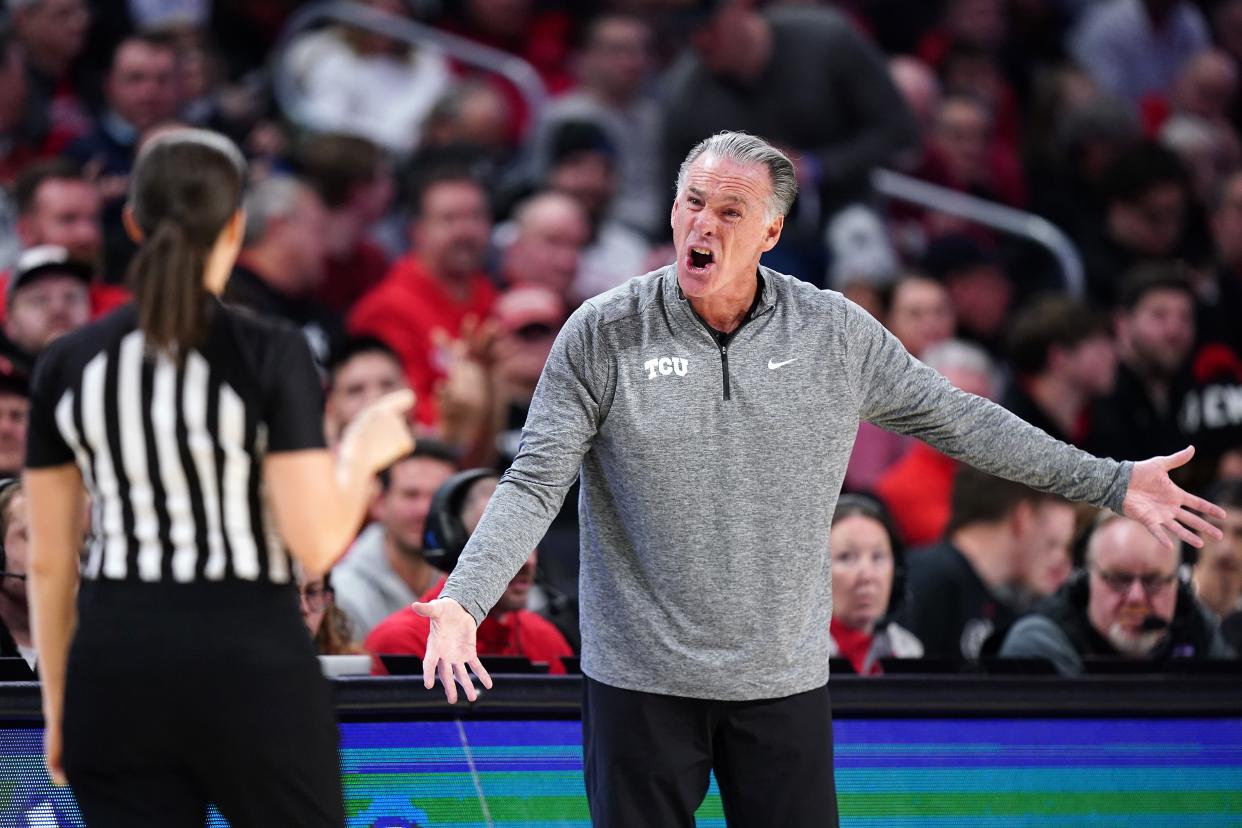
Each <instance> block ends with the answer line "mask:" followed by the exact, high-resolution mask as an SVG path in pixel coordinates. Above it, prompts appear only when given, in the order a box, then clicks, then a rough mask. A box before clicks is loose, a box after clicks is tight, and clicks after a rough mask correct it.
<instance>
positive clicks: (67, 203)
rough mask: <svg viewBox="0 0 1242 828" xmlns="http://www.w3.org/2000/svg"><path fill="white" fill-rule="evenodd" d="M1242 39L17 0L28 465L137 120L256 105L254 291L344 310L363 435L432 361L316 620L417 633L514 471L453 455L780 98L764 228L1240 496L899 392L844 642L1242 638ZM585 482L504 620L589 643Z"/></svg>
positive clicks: (302, 313) (928, 334) (2, 309)
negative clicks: (1161, 523)
mask: <svg viewBox="0 0 1242 828" xmlns="http://www.w3.org/2000/svg"><path fill="white" fill-rule="evenodd" d="M1240 61H1242V0H1199V2H1192V1H1191V0H835V1H833V0H821V1H820V2H813V0H802V2H795V1H793V0H790V1H787V2H781V0H769V1H768V2H762V1H761V0H616V1H615V2H611V3H605V2H587V0H361V1H360V2H338V3H315V4H307V3H299V2H297V1H296V0H265V2H262V3H256V2H244V1H243V0H214V2H213V0H92V2H88V0H7V2H6V3H5V15H4V23H3V26H2V27H0V185H2V190H0V270H3V273H4V275H3V276H2V277H0V283H2V284H0V470H3V472H4V473H5V474H9V475H15V474H17V473H19V472H20V468H21V462H22V457H23V447H24V446H23V444H24V431H25V423H26V412H27V408H28V402H27V394H28V379H29V375H30V371H31V369H32V365H33V363H34V360H35V358H36V357H37V355H38V353H39V351H40V350H41V349H42V348H43V347H45V346H46V345H47V344H48V342H50V341H51V340H52V339H54V338H55V337H57V336H60V335H62V334H64V333H65V332H67V331H70V330H73V329H74V328H77V327H79V326H82V325H84V324H86V323H87V322H89V321H90V320H91V319H93V318H96V317H98V316H99V315H101V314H103V313H106V312H107V311H109V310H110V309H112V308H114V307H116V306H118V305H119V304H122V303H124V302H126V301H127V300H128V293H127V291H126V289H125V279H126V270H127V264H128V262H129V260H130V258H131V257H132V255H133V253H134V248H133V245H132V243H131V242H130V241H129V240H128V238H127V237H126V234H125V232H124V230H123V228H122V223H121V207H122V204H123V202H124V198H125V193H126V188H127V180H128V175H129V173H130V171H131V169H132V166H133V161H134V157H135V154H136V153H137V152H138V151H139V149H140V148H141V147H142V145H143V142H144V141H146V140H148V139H149V138H150V137H151V136H152V135H153V134H157V133H159V132H160V131H161V130H166V129H168V128H170V127H175V126H177V125H195V126H202V127H207V128H210V129H214V130H218V131H220V132H222V133H224V134H226V135H228V136H230V137H232V138H233V139H234V140H235V141H237V143H238V144H239V145H240V146H241V147H242V148H243V150H244V151H245V153H246V154H247V156H248V158H249V159H250V162H251V165H250V171H249V175H250V181H249V187H248V191H247V195H246V200H245V201H246V203H245V207H246V210H247V227H246V243H245V249H244V251H243V254H242V257H241V259H240V260H239V264H238V266H237V268H236V270H235V271H234V273H233V276H232V279H231V282H230V284H229V287H228V291H227V294H226V300H227V301H229V302H232V303H235V304H238V305H242V306H246V307H249V308H251V309H253V310H254V311H255V312H257V313H261V314H268V315H271V316H275V317H279V318H282V319H285V320H287V321H289V322H290V323H292V324H294V325H296V326H298V327H299V328H301V330H302V331H303V332H304V333H305V335H306V338H307V341H308V343H309V345H310V347H311V350H312V352H313V354H314V356H315V357H316V359H317V361H318V364H319V367H320V368H321V372H322V379H323V382H324V388H325V391H326V411H325V421H324V431H325V435H326V438H327V439H328V441H329V444H331V443H332V442H333V441H334V440H335V439H336V438H337V437H338V436H339V435H340V433H341V430H342V429H343V428H344V427H345V426H346V425H347V424H348V423H349V421H350V419H351V418H352V417H353V416H354V415H355V414H356V413H357V412H358V411H359V410H360V408H361V407H362V406H363V405H364V404H365V403H367V402H369V401H370V400H373V399H375V398H376V397H378V396H379V395H381V394H383V393H385V392H387V391H390V390H394V389H397V388H402V387H411V388H413V389H414V390H415V391H416V393H417V395H418V403H417V406H416V415H415V420H416V422H415V424H414V427H415V428H416V430H417V433H418V435H419V445H418V448H417V449H416V450H415V452H414V454H413V455H412V456H410V457H409V458H406V459H404V460H402V461H400V462H398V463H396V464H395V465H394V466H393V467H392V468H391V469H389V470H388V471H387V472H386V473H385V474H383V475H382V476H381V478H380V479H379V480H377V482H376V494H375V499H374V504H373V507H372V509H371V515H370V517H371V522H370V523H369V524H368V525H367V526H366V527H363V528H361V530H360V533H359V535H358V537H357V540H356V541H355V543H354V544H353V546H352V547H351V548H350V549H349V550H348V551H347V552H345V555H344V557H343V559H342V561H341V562H340V564H339V565H338V566H337V567H336V569H335V570H334V571H333V572H332V573H331V574H330V576H329V577H328V578H327V579H324V580H322V581H321V580H316V581H313V582H309V583H303V584H302V585H301V589H302V609H303V614H304V616H305V617H306V618H307V623H308V626H309V627H310V629H311V631H312V632H313V633H314V634H315V635H316V641H317V642H318V644H319V646H320V649H321V652H324V653H349V652H355V653H357V652H363V651H366V652H370V653H373V654H379V653H407V654H415V655H417V654H420V652H421V647H423V646H424V645H425V641H426V627H425V621H424V620H423V619H419V618H417V617H416V616H414V614H413V613H411V612H409V611H408V609H407V606H408V604H409V603H410V602H412V601H414V600H416V599H418V598H419V597H420V596H423V595H426V594H428V593H431V594H434V593H435V592H436V590H438V588H439V585H440V584H441V583H442V579H443V577H444V571H443V569H442V568H441V567H444V566H450V565H451V560H452V556H451V555H448V556H445V555H443V554H441V553H442V552H443V550H436V553H435V554H431V550H430V548H429V546H428V543H429V542H428V540H427V538H426V537H425V532H424V529H425V524H426V522H427V516H428V512H429V510H431V509H432V505H433V504H432V501H433V496H434V495H435V494H436V493H437V490H441V487H442V484H445V483H446V481H447V482H450V483H453V484H454V485H455V486H456V488H455V489H454V492H453V496H452V497H441V498H439V499H438V500H437V504H436V508H439V509H441V510H444V509H448V510H450V511H452V512H453V513H454V514H453V517H454V518H455V519H456V520H458V521H459V522H460V524H461V527H462V528H463V529H464V531H466V532H468V531H469V529H470V528H472V527H473V524H474V523H475V522H477V519H478V516H479V514H480V513H481V510H482V506H483V504H485V503H486V499H487V495H488V494H490V492H491V491H492V490H493V489H494V486H495V482H496V480H495V477H494V476H492V475H489V474H480V475H472V476H469V477H468V479H465V480H464V481H463V479H462V478H454V475H455V473H457V472H458V471H460V470H462V469H469V468H481V469H490V470H492V471H494V472H495V473H496V474H499V473H500V472H502V471H503V470H504V469H505V468H506V466H507V465H508V463H509V462H510V461H511V460H512V458H513V457H514V455H515V454H516V452H517V451H518V447H519V442H520V435H521V426H522V423H523V421H524V417H525V412H526V409H527V407H528V405H529V403H530V400H531V395H532V393H533V391H534V387H535V384H536V382H537V380H538V377H539V374H540V371H541V369H542V366H543V363H544V361H545V359H546V358H547V355H548V352H549V349H550V347H551V343H552V341H553V339H554V338H555V336H556V334H557V332H558V330H559V328H560V326H561V324H562V322H563V321H564V320H565V318H566V317H567V315H568V314H569V313H570V312H571V311H572V310H573V309H574V308H575V307H576V306H577V305H578V304H580V303H581V302H582V301H583V300H584V299H585V298H588V297H590V296H593V295H595V294H598V293H600V292H603V291H605V290H608V289H610V288H612V287H614V286H616V285H619V284H621V283H622V282H624V281H625V280H627V279H629V278H632V277H634V276H638V275H641V274H643V273H645V272H647V271H649V270H653V269H655V268H658V267H661V266H663V265H665V264H668V263H669V262H671V261H672V259H673V254H672V250H671V247H670V239H671V235H670V232H669V227H668V225H669V222H668V215H669V210H670V207H671V203H672V197H673V184H674V179H675V173H676V169H677V166H678V164H679V163H680V161H681V159H682V158H684V156H685V154H686V152H687V151H688V150H689V149H690V148H691V147H692V146H693V145H694V144H695V143H697V142H698V141H699V140H701V139H702V138H704V137H706V136H708V135H710V134H712V133H714V132H717V131H719V130H724V129H728V130H745V131H748V132H752V133H755V134H758V135H761V136H763V137H765V138H767V139H768V140H770V141H772V142H773V143H775V144H777V145H778V146H780V147H782V148H783V149H785V150H787V151H788V152H789V153H790V155H791V156H792V157H793V159H794V160H795V164H796V168H797V173H798V176H799V182H800V186H801V194H800V196H799V198H798V201H797V203H796V204H795V206H794V210H793V212H792V214H791V215H790V216H789V217H788V220H787V221H786V224H785V231H784V235H783V238H782V241H781V243H780V245H779V246H778V247H777V248H776V249H775V250H774V251H772V252H771V253H770V254H768V255H767V256H766V257H765V260H764V262H765V264H767V265H768V266H770V267H773V268H774V269H777V270H780V271H782V272H787V273H792V274H794V275H797V276H798V277H800V278H802V279H805V280H807V281H809V282H812V283H814V284H816V285H818V286H821V287H825V288H831V289H835V290H840V291H842V292H843V293H845V294H846V295H847V296H849V297H850V298H852V299H854V300H855V301H857V302H858V303H860V304H861V305H862V306H864V307H865V308H866V309H867V310H868V311H869V312H871V313H872V314H873V315H875V316H876V317H877V318H878V319H880V320H881V321H882V322H883V323H884V324H885V325H886V326H887V327H888V328H889V329H890V330H891V331H892V332H893V334H895V335H896V336H897V337H898V338H899V339H900V340H901V342H902V343H903V344H904V345H905V346H906V348H907V349H908V350H909V351H910V352H911V353H912V354H913V355H914V356H916V357H917V358H919V359H921V360H924V361H925V362H927V363H928V364H930V365H931V366H933V367H934V368H936V369H937V370H939V371H940V372H941V373H943V374H944V375H945V376H946V377H947V378H949V379H950V380H951V381H952V382H953V383H954V384H956V385H958V386H959V387H961V388H963V389H965V390H968V391H970V392H973V393H976V394H980V395H983V396H986V397H989V398H991V399H993V400H995V401H997V402H998V403H1001V404H1003V405H1005V406H1006V407H1008V408H1010V409H1011V410H1013V411H1014V412H1016V413H1018V414H1019V415H1021V416H1022V417H1024V418H1026V419H1028V420H1029V421H1031V422H1033V423H1035V424H1037V425H1039V426H1040V427H1042V428H1044V429H1045V430H1047V431H1048V432H1050V433H1051V434H1053V435H1054V436H1056V437H1058V438H1060V439H1062V440H1064V441H1066V442H1070V443H1073V444H1075V445H1078V446H1081V447H1083V448H1085V449H1087V450H1089V451H1092V452H1094V453H1097V454H1100V455H1104V456H1110V457H1114V458H1117V459H1140V458H1146V457H1149V456H1152V455H1157V454H1168V453H1172V452H1173V451H1176V450H1177V449H1180V448H1181V447H1183V446H1184V445H1186V444H1189V443H1193V444H1194V445H1195V446H1196V447H1197V449H1198V451H1197V454H1196V457H1195V459H1194V462H1193V463H1192V464H1191V465H1190V466H1189V467H1188V468H1187V469H1185V474H1184V476H1183V478H1182V479H1181V480H1179V482H1181V483H1182V484H1183V485H1185V486H1188V487H1191V488H1193V489H1195V490H1196V491H1200V492H1206V493H1207V496H1208V497H1209V498H1210V499H1212V500H1213V501H1214V502H1217V503H1219V504H1220V505H1222V506H1223V507H1225V509H1226V510H1227V512H1228V515H1229V516H1228V518H1227V519H1226V521H1225V525H1224V527H1223V528H1224V530H1225V537H1224V539H1223V540H1222V541H1217V542H1209V543H1208V545H1207V546H1206V547H1205V548H1204V549H1203V550H1199V551H1197V552H1196V551H1195V550H1189V549H1187V550H1182V551H1179V552H1174V551H1170V550H1166V549H1164V548H1163V547H1161V546H1160V544H1158V543H1157V542H1156V541H1155V539H1154V538H1152V537H1151V536H1149V535H1146V534H1145V533H1144V532H1143V531H1142V530H1141V528H1140V527H1138V526H1137V525H1136V524H1133V523H1131V522H1130V521H1127V520H1125V519H1122V518H1116V517H1112V518H1109V517H1108V516H1100V515H1096V514H1094V513H1093V511H1092V510H1090V509H1081V508H1079V507H1078V506H1076V505H1072V504H1069V503H1066V502H1064V501H1060V500H1058V499H1056V498H1051V497H1048V496H1046V495H1043V494H1039V493H1036V492H1033V491H1031V490H1028V489H1025V488H1023V487H1021V486H1017V485H1014V484H1011V483H1008V482H1006V481H1000V480H996V479H992V478H988V477H986V476H984V475H981V474H979V473H977V472H974V471H973V470H970V469H965V468H959V467H958V465H957V464H956V463H955V461H953V460H951V459H950V458H947V457H945V456H943V455H941V454H939V453H938V452H936V451H935V450H933V449H931V448H929V447H928V446H926V445H924V444H921V443H918V442H914V441H911V440H909V439H907V438H903V437H899V436H896V435H893V434H891V433H889V432H885V431H882V430H880V429H877V428H874V427H871V426H869V425H863V426H862V428H861V429H860V432H859V435H858V441H857V446H856V449H855V453H854V456H853V459H852V461H851V464H850V468H849V471H848V475H847V480H846V491H847V492H849V493H852V494H851V495H850V496H848V497H845V498H843V499H842V502H841V507H840V509H839V510H838V513H837V517H836V519H835V520H834V524H833V528H832V542H831V547H832V553H831V554H832V558H833V581H834V586H833V589H834V603H835V613H834V619H833V622H832V633H833V640H834V644H835V647H836V651H837V653H838V654H839V655H840V657H841V659H842V661H841V665H842V669H854V670H855V671H857V672H861V673H875V672H882V671H884V670H886V669H887V670H889V671H891V670H893V669H895V667H894V665H896V664H898V662H896V661H894V659H902V658H919V657H921V658H923V659H925V660H928V661H931V660H939V661H940V662H943V663H944V664H945V665H947V667H946V669H978V668H979V667H980V665H982V667H983V668H985V669H1004V668H1003V667H1002V666H998V665H1001V662H1002V661H1003V659H1002V657H1007V658H1008V659H1009V660H1010V661H1011V662H1012V663H1014V664H1018V663H1027V662H1030V663H1031V664H1032V665H1035V664H1037V663H1044V662H1037V660H1040V659H1043V660H1046V662H1047V663H1050V664H1052V665H1053V666H1054V667H1055V669H1056V670H1058V671H1060V672H1062V673H1075V672H1080V671H1082V670H1084V669H1092V665H1093V664H1095V663H1097V662H1099V663H1104V662H1107V661H1108V660H1110V659H1112V660H1120V661H1125V662H1130V663H1135V662H1140V663H1143V664H1144V665H1146V666H1154V667H1156V668H1159V669H1180V668H1181V666H1182V665H1185V664H1187V663H1190V662H1192V661H1198V660H1201V659H1208V658H1228V657H1229V656H1230V655H1231V654H1233V653H1235V652H1236V651H1237V649H1238V648H1239V645H1240V644H1242V630H1240V627H1242V616H1240V615H1239V612H1240V611H1242V482H1239V481H1240V480H1242V138H1240V136H1242V133H1239V127H1242V95H1239V90H1238V84H1239V77H1238V76H1239V68H1240ZM806 416H808V417H814V416H815V413H814V412H813V411H808V412H807V414H806ZM687 427H690V428H692V427H693V424H692V423H688V424H687ZM756 439H762V435H756ZM451 478H452V480H451ZM705 485H714V483H713V482H712V481H705ZM441 493H442V494H443V492H441ZM576 500H577V494H576V491H571V492H570V494H569V496H568V498H567V499H566V506H565V508H564V509H562V512H561V514H560V516H559V517H558V518H557V519H556V521H555V522H554V524H553V526H552V528H551V529H550V530H549V533H548V535H547V537H546V538H545V540H544V542H543V544H541V546H540V549H539V550H538V553H537V556H536V554H534V553H533V554H532V556H531V559H530V561H528V563H527V566H526V567H524V568H523V570H522V572H520V573H519V574H518V576H517V577H516V578H515V579H514V581H513V583H512V584H511V586H510V589H509V591H508V592H507V593H506V595H505V598H504V599H502V601H501V603H500V604H499V605H498V606H497V608H496V609H495V610H493V612H492V614H491V615H490V616H489V617H488V619H487V620H486V621H485V622H484V625H483V626H482V627H481V628H480V641H481V643H482V645H483V647H482V649H483V651H484V652H485V653H486V652H490V653H492V654H496V655H511V656H522V657H526V658H529V659H530V660H532V661H537V662H549V663H550V665H551V669H552V670H554V671H559V670H563V669H565V668H566V667H567V666H569V667H570V668H572V659H571V657H572V655H573V653H574V652H575V647H576V644H577V640H578V638H577V628H576V625H577V621H576V595H577V583H576V577H577V542H578V535H577V532H578V529H577V513H576ZM24 533H25V516H24V511H23V498H22V495H21V492H20V487H9V488H7V489H4V490H3V491H2V493H0V536H2V537H3V552H0V570H3V571H4V573H5V575H3V576H0V654H2V655H15V654H19V653H20V654H23V655H26V656H27V657H28V659H32V658H33V655H32V651H31V640H30V629H29V622H28V613H27V610H26V600H25V591H24V584H23V583H22V580H21V578H20V576H21V575H22V574H23V573H24V567H25V544H24ZM442 540H443V539H442V538H441V539H440V541H441V542H442ZM563 659H564V660H563ZM375 669H376V670H377V671H383V670H384V665H383V664H382V663H381V662H380V661H379V660H378V659H377V660H376V661H375ZM1031 669H1037V666H1031Z"/></svg>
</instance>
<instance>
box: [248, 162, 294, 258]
mask: <svg viewBox="0 0 1242 828" xmlns="http://www.w3.org/2000/svg"><path fill="white" fill-rule="evenodd" d="M306 192H309V188H308V187H307V186H306V185H305V184H304V183H302V182H301V181H299V180H298V179H297V178H294V177H293V176H291V175H274V176H271V177H270V178H265V179H263V180H262V181H259V182H258V183H256V184H254V185H253V186H251V187H250V189H249V190H247V191H246V198H245V201H244V202H243V206H244V207H245V209H246V241H245V244H246V246H247V247H249V246H250V245H252V244H255V243H256V242H258V241H259V240H260V239H262V238H263V236H264V235H266V233H267V225H268V223H269V222H271V220H272V219H279V218H287V217H289V216H290V215H292V214H293V213H294V211H296V210H297V208H298V199H299V198H301V196H302V194H303V193H306Z"/></svg>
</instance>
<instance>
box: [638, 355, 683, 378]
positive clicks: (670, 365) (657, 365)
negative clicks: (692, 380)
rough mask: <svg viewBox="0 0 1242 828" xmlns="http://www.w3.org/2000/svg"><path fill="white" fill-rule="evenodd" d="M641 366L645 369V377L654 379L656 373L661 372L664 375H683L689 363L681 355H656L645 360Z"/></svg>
mask: <svg viewBox="0 0 1242 828" xmlns="http://www.w3.org/2000/svg"><path fill="white" fill-rule="evenodd" d="M643 367H644V368H646V369H647V379H655V378H656V374H663V375H664V376H666V377H667V376H668V375H669V374H676V375H677V376H679V377H684V376H685V375H686V369H687V368H689V367H690V363H689V362H687V361H686V360H685V359H683V358H682V357H658V358H657V359H649V360H647V361H646V362H644V363H643Z"/></svg>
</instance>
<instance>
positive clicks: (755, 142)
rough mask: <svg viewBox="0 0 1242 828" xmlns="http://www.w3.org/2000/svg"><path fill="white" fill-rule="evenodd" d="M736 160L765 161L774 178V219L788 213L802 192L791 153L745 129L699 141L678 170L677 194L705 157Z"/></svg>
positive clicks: (771, 201)
mask: <svg viewBox="0 0 1242 828" xmlns="http://www.w3.org/2000/svg"><path fill="white" fill-rule="evenodd" d="M704 156H706V157H708V158H712V159H718V160H728V161H733V162H735V163H737V164H748V165H749V164H762V165H763V166H765V167H767V169H768V175H769V176H770V177H771V179H772V194H771V195H770V196H769V197H768V205H767V206H768V215H769V217H770V218H776V217H777V216H778V215H779V216H785V215H788V214H789V209H790V208H791V207H792V206H793V202H794V198H796V197H797V195H798V176H797V174H796V173H795V172H794V165H793V162H792V161H790V160H789V156H788V155H786V154H785V153H783V152H781V151H780V150H778V149H777V148H776V147H774V146H772V145H771V144H769V143H768V142H767V141H765V140H763V139H762V138H759V137H757V136H754V135H750V134H748V133H745V132H718V133H716V134H715V135H713V136H711V137H710V138H704V139H703V140H702V141H700V142H699V143H697V144H695V146H694V149H692V150H690V154H689V155H687V156H686V160H685V161H682V162H681V168H680V169H679V170H678V171H677V194H678V195H681V193H682V192H683V191H684V190H685V188H686V177H687V176H688V175H689V173H690V167H691V166H692V165H693V164H694V162H695V161H698V160H699V159H700V158H702V157H704Z"/></svg>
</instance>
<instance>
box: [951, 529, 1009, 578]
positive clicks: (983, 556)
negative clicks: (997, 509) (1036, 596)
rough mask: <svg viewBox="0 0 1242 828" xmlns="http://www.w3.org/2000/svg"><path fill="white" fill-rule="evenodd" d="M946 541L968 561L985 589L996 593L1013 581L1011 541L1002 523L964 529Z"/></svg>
mask: <svg viewBox="0 0 1242 828" xmlns="http://www.w3.org/2000/svg"><path fill="white" fill-rule="evenodd" d="M949 542H950V543H952V544H953V545H954V546H955V547H957V549H958V551H959V552H961V553H962V555H963V556H964V557H965V558H966V560H967V561H969V562H970V566H971V568H972V569H974V570H975V574H976V575H978V576H979V580H981V581H983V583H984V584H985V585H986V586H987V587H988V589H990V590H996V589H997V588H999V587H1002V586H1004V585H1006V584H1008V583H1009V582H1010V581H1012V580H1013V578H1014V569H1015V567H1014V564H1013V557H1014V554H1013V539H1012V538H1011V537H1010V534H1009V530H1008V529H1007V528H1006V527H1005V525H1004V524H1003V523H999V524H986V523H978V524H972V525H970V526H964V527H962V528H961V529H958V530H957V531H956V532H954V533H953V535H952V536H951V537H950V538H949Z"/></svg>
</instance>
